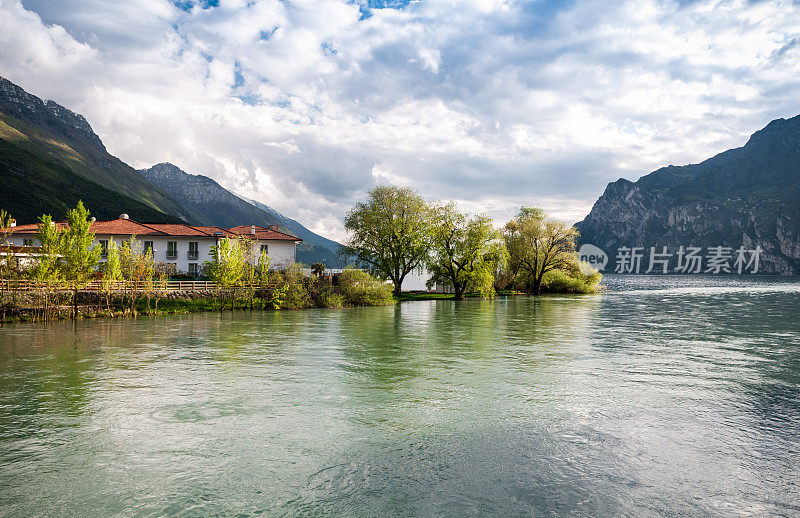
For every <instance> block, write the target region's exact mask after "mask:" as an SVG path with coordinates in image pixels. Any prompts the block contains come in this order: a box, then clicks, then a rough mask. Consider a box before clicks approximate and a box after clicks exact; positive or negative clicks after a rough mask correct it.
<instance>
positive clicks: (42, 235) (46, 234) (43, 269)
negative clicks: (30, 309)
mask: <svg viewBox="0 0 800 518" xmlns="http://www.w3.org/2000/svg"><path fill="white" fill-rule="evenodd" d="M62 234H63V232H62V230H61V229H60V228H59V227H58V226H57V225H56V224H55V223H54V222H53V218H52V217H51V216H49V215H43V216H41V217H40V218H39V225H38V227H37V229H36V239H37V240H38V241H39V246H40V253H39V257H38V260H37V261H36V264H35V266H34V267H33V268H32V269H31V270H30V271H29V275H30V277H31V280H32V281H34V282H35V283H37V284H38V285H39V288H40V290H41V299H42V304H43V307H42V317H43V319H45V320H47V319H48V318H49V317H50V297H51V295H52V291H53V289H54V288H55V287H56V286H57V285H58V284H59V283H60V282H61V280H62V271H61V268H60V264H59V263H60V261H61V252H62V249H63V247H64V240H63V235H62Z"/></svg>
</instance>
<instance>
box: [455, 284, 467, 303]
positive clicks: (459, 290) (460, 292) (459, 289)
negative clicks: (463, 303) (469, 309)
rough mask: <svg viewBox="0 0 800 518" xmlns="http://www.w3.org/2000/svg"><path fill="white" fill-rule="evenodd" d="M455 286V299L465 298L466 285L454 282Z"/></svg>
mask: <svg viewBox="0 0 800 518" xmlns="http://www.w3.org/2000/svg"><path fill="white" fill-rule="evenodd" d="M453 288H454V289H455V296H454V297H453V300H464V290H465V286H459V285H458V284H454V285H453Z"/></svg>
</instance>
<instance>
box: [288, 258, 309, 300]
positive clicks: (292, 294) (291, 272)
mask: <svg viewBox="0 0 800 518" xmlns="http://www.w3.org/2000/svg"><path fill="white" fill-rule="evenodd" d="M283 286H284V287H285V291H284V292H283V304H282V305H281V307H282V308H286V309H302V308H308V307H311V306H312V301H311V296H310V294H309V293H308V289H307V288H306V278H305V277H304V276H303V270H302V269H301V267H300V265H299V264H297V263H295V264H293V265H292V266H290V267H289V268H288V269H287V270H285V271H284V272H283Z"/></svg>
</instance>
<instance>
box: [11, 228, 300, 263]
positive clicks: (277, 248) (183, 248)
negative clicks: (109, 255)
mask: <svg viewBox="0 0 800 518" xmlns="http://www.w3.org/2000/svg"><path fill="white" fill-rule="evenodd" d="M24 239H33V242H34V245H36V246H38V245H39V242H38V240H36V238H34V237H33V236H32V235H26V236H23V235H16V236H15V235H13V234H12V235H11V237H10V239H9V242H10V243H11V244H12V245H19V246H22V244H23V242H24V241H23V240H24ZM129 239H130V238H129V237H123V236H108V235H103V234H95V240H94V242H95V243H99V242H100V241H101V240H108V241H109V242H110V241H114V242H115V243H116V244H117V246H119V245H121V244H122V242H123V241H128V240H129ZM136 241H137V242H138V243H139V246H141V247H144V242H145V241H152V242H153V259H155V261H156V262H162V263H170V264H174V265H175V267H176V268H177V270H178V271H179V272H188V271H189V263H196V264H197V268H198V271H199V270H200V269H202V267H203V263H204V262H206V261H210V260H211V259H212V257H211V247H212V246H214V244H215V243H216V239H214V238H208V237H205V238H204V237H198V236H175V237H163V236H153V237H148V236H141V237H138V236H137V238H136ZM168 241H175V242H177V243H178V255H177V257H176V258H175V259H167V242H168ZM190 241H194V242H197V250H198V255H197V259H192V260H189V257H188V254H189V242H190ZM262 244H266V245H268V246H269V250H268V252H267V255H269V258H270V260H271V263H272V267H273V268H282V267H286V266H289V265H291V264H292V263H294V259H295V244H294V242H293V241H269V240H259V241H258V242H256V243H254V244H253V251H254V257H255V258H256V260H258V256H259V255H260V254H261V245H262Z"/></svg>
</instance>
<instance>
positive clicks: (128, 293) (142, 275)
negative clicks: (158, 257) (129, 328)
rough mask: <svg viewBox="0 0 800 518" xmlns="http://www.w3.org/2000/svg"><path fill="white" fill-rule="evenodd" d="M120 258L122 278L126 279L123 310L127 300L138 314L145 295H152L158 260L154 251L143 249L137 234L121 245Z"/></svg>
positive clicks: (129, 306) (131, 309) (131, 310)
mask: <svg viewBox="0 0 800 518" xmlns="http://www.w3.org/2000/svg"><path fill="white" fill-rule="evenodd" d="M119 259H120V270H121V271H122V279H123V280H124V281H125V282H124V286H125V292H124V296H123V312H124V311H125V307H126V306H125V302H126V301H127V303H128V305H127V308H128V310H129V311H130V312H131V314H133V315H136V311H137V310H136V308H137V306H138V304H139V301H141V300H142V299H143V298H144V297H145V296H150V294H151V293H152V291H153V288H154V277H155V275H156V262H155V259H154V258H153V251H152V250H150V249H147V250H143V249H142V246H141V244H140V242H139V241H137V240H136V236H131V238H130V240H128V241H124V242H123V243H122V246H120V247H119ZM148 305H149V301H148Z"/></svg>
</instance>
